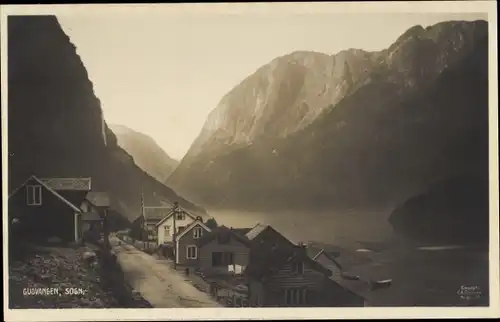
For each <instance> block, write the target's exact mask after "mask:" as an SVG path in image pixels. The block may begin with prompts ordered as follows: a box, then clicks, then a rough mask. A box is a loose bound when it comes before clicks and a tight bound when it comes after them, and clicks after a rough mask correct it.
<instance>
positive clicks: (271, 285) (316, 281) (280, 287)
mask: <svg viewBox="0 0 500 322" xmlns="http://www.w3.org/2000/svg"><path fill="white" fill-rule="evenodd" d="M328 280H329V279H328V277H326V276H325V275H324V274H323V273H321V272H318V271H316V270H314V269H313V268H311V267H310V266H308V265H307V261H306V262H304V272H303V274H296V273H294V272H293V271H292V266H291V264H287V265H284V266H283V267H282V268H280V269H278V270H277V271H275V272H274V273H272V274H271V275H270V276H268V277H267V278H266V279H265V280H264V284H263V288H264V292H265V299H264V302H263V303H264V305H265V306H280V307H282V306H283V307H286V306H290V305H287V304H286V302H285V290H286V289H291V288H304V289H307V291H306V292H307V302H306V303H305V304H304V305H303V306H320V304H322V301H323V299H322V293H323V291H324V285H325V283H326V282H327V281H328ZM292 306H298V305H292Z"/></svg>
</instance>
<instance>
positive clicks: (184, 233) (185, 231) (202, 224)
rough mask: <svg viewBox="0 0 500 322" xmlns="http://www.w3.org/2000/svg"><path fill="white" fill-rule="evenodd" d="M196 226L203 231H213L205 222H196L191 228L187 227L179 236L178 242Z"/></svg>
mask: <svg viewBox="0 0 500 322" xmlns="http://www.w3.org/2000/svg"><path fill="white" fill-rule="evenodd" d="M196 226H200V227H202V228H203V229H205V230H206V231H208V232H211V229H210V228H209V227H207V226H206V225H205V224H204V223H203V221H201V220H195V221H193V222H192V223H191V224H190V225H189V226H187V227H186V229H184V230H183V231H182V232H181V233H180V234H179V235H178V236H177V240H179V239H180V238H182V236H184V235H186V234H187V233H188V232H189V231H190V230H192V229H193V228H194V227H196Z"/></svg>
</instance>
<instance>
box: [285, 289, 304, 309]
mask: <svg viewBox="0 0 500 322" xmlns="http://www.w3.org/2000/svg"><path fill="white" fill-rule="evenodd" d="M285 304H286V305H303V304H307V290H306V289H304V288H290V289H286V290H285Z"/></svg>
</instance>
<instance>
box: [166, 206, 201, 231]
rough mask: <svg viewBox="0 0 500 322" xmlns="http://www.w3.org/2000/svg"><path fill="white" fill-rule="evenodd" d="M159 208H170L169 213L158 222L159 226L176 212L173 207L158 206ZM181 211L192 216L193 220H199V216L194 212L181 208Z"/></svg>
mask: <svg viewBox="0 0 500 322" xmlns="http://www.w3.org/2000/svg"><path fill="white" fill-rule="evenodd" d="M157 208H164V209H168V210H169V213H168V214H167V215H165V216H164V217H162V219H161V220H160V221H159V222H158V223H157V224H156V226H159V225H161V224H163V223H164V222H165V221H166V220H167V219H168V218H170V217H172V215H173V214H174V212H173V211H172V208H171V207H157ZM179 209H180V211H181V212H182V213H183V214H185V215H186V216H188V217H190V218H191V219H193V220H197V219H198V217H197V216H195V215H193V214H192V213H189V212H187V211H186V210H184V209H182V208H180V207H179Z"/></svg>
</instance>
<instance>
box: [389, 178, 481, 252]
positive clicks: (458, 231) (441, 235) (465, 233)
mask: <svg viewBox="0 0 500 322" xmlns="http://www.w3.org/2000/svg"><path fill="white" fill-rule="evenodd" d="M488 196H489V194H488V178H487V177H486V178H484V177H483V178H479V177H467V176H457V177H450V178H446V179H445V180H443V181H440V182H437V183H435V184H433V185H431V186H430V187H429V189H428V190H427V191H425V192H423V193H421V194H419V195H416V196H414V197H411V198H410V199H408V200H407V201H406V202H404V203H403V204H402V205H400V206H398V207H397V208H396V209H395V210H394V211H393V213H392V214H391V216H390V218H389V222H390V223H391V224H392V226H393V227H394V228H395V230H396V231H398V232H401V233H404V235H405V236H408V237H411V238H413V239H414V240H418V241H424V242H431V243H442V242H444V243H450V242H453V243H457V242H458V243H460V242H482V243H488V242H489V233H488V232H489V225H488V218H489V217H488V214H489V208H488Z"/></svg>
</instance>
